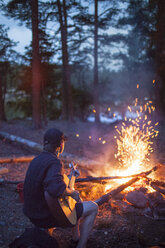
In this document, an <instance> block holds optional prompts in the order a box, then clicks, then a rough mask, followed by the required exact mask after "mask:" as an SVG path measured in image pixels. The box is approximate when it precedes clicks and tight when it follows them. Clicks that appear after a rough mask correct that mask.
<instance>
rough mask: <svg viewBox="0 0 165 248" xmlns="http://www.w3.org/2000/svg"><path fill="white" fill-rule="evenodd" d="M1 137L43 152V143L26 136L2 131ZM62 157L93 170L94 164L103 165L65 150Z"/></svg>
mask: <svg viewBox="0 0 165 248" xmlns="http://www.w3.org/2000/svg"><path fill="white" fill-rule="evenodd" d="M0 137H2V138H5V139H6V140H9V141H14V142H18V143H20V144H23V145H25V146H27V147H29V148H31V149H33V150H34V151H38V152H41V151H42V150H43V147H42V145H40V144H38V143H36V142H33V141H30V140H28V139H24V138H21V137H18V136H15V135H13V134H9V133H6V132H3V131H0ZM60 157H61V160H62V161H63V162H68V163H70V162H73V161H74V163H76V164H78V165H79V166H80V167H86V168H87V169H88V170H91V171H93V169H92V167H93V166H99V167H100V166H102V165H101V164H100V162H98V161H95V160H91V159H87V158H85V157H79V156H76V155H74V154H70V153H67V152H63V153H62V155H61V156H60ZM104 165H105V164H104Z"/></svg>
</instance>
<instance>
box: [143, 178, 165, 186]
mask: <svg viewBox="0 0 165 248" xmlns="http://www.w3.org/2000/svg"><path fill="white" fill-rule="evenodd" d="M146 178H147V180H149V181H150V182H152V183H154V184H155V185H157V186H160V187H165V182H163V181H159V180H154V179H152V178H149V177H146Z"/></svg>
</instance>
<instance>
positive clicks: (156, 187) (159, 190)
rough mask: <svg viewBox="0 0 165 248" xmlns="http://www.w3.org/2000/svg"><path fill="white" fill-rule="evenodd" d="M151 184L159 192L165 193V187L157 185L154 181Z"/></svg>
mask: <svg viewBox="0 0 165 248" xmlns="http://www.w3.org/2000/svg"><path fill="white" fill-rule="evenodd" d="M150 186H151V187H152V188H153V189H155V190H156V191H158V192H159V193H161V194H163V195H165V189H161V188H159V187H158V186H156V185H155V184H154V183H153V182H151V183H150Z"/></svg>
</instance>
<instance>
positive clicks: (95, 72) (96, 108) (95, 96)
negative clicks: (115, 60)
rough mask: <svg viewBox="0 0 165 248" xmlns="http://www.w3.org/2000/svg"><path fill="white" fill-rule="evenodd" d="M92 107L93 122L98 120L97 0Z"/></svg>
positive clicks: (96, 9)
mask: <svg viewBox="0 0 165 248" xmlns="http://www.w3.org/2000/svg"><path fill="white" fill-rule="evenodd" d="M93 72H94V83H93V87H94V91H93V92H94V108H95V111H96V112H95V122H99V121H100V117H99V114H100V110H99V96H98V84H99V82H98V81H99V80H98V0H95V21H94V70H93Z"/></svg>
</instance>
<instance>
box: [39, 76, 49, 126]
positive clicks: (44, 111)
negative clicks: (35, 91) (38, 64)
mask: <svg viewBox="0 0 165 248" xmlns="http://www.w3.org/2000/svg"><path fill="white" fill-rule="evenodd" d="M41 97H42V115H43V122H44V125H45V126H47V124H48V120H47V107H46V94H45V84H44V81H43V80H42V82H41Z"/></svg>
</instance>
